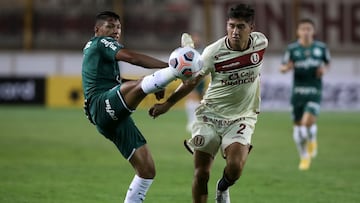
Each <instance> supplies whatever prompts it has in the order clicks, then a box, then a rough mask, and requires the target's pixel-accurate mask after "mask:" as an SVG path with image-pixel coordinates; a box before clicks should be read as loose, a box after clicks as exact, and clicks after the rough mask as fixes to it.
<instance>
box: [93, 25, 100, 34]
mask: <svg viewBox="0 0 360 203" xmlns="http://www.w3.org/2000/svg"><path fill="white" fill-rule="evenodd" d="M94 32H95V33H97V32H99V26H97V25H95V26H94Z"/></svg>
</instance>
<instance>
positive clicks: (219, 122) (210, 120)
mask: <svg viewBox="0 0 360 203" xmlns="http://www.w3.org/2000/svg"><path fill="white" fill-rule="evenodd" d="M243 120H245V117H240V118H237V119H235V120H229V119H216V118H209V117H207V116H203V122H206V123H212V124H215V125H217V126H221V127H227V126H230V125H232V124H234V123H237V122H239V121H243Z"/></svg>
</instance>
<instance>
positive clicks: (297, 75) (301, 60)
mask: <svg viewBox="0 0 360 203" xmlns="http://www.w3.org/2000/svg"><path fill="white" fill-rule="evenodd" d="M297 35H298V40H297V41H296V42H294V43H292V44H289V45H288V47H287V50H286V52H285V55H284V57H283V61H282V64H283V65H282V66H281V68H280V71H281V72H282V73H286V72H288V71H290V70H293V72H294V77H293V78H294V79H293V89H292V96H291V105H292V118H293V121H294V130H293V137H294V141H295V144H296V146H297V148H298V151H299V155H300V164H299V169H300V170H307V169H309V167H310V163H311V158H312V157H315V156H316V154H317V126H316V118H317V116H318V114H319V111H320V101H321V92H322V76H323V75H324V73H325V72H326V71H327V70H328V68H329V62H330V53H329V50H328V49H327V47H326V45H325V44H324V43H323V42H319V41H315V40H314V35H315V25H314V22H313V21H312V20H310V19H302V20H300V21H299V23H298V25H297Z"/></svg>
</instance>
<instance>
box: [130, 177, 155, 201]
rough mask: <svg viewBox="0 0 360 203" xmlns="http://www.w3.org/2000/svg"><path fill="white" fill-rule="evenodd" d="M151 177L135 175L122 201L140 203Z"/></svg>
mask: <svg viewBox="0 0 360 203" xmlns="http://www.w3.org/2000/svg"><path fill="white" fill-rule="evenodd" d="M153 181H154V180H153V179H144V178H140V177H139V176H137V175H135V177H134V179H133V180H132V182H131V184H130V187H129V189H128V191H127V193H126V197H125V201H124V203H142V202H143V201H144V200H145V195H146V192H147V191H148V189H149V188H150V186H151V183H152V182H153Z"/></svg>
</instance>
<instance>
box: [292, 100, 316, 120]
mask: <svg viewBox="0 0 360 203" xmlns="http://www.w3.org/2000/svg"><path fill="white" fill-rule="evenodd" d="M305 112H308V113H311V114H312V115H314V116H318V115H319V113H320V104H319V103H317V102H313V101H308V102H306V103H305V104H301V105H300V104H299V105H293V106H292V119H293V121H301V118H302V116H303V114H304V113H305Z"/></svg>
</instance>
